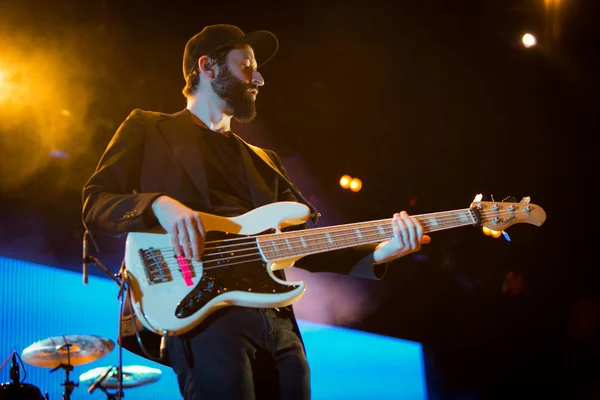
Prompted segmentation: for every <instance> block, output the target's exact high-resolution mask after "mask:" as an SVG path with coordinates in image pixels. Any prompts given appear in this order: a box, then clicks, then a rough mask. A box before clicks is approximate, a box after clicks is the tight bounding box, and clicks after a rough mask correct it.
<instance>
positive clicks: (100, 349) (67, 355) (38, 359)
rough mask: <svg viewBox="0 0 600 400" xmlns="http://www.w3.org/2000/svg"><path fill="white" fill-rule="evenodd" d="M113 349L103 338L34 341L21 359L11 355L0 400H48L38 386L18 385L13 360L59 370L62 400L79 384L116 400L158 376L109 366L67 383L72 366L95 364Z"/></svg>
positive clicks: (137, 368)
mask: <svg viewBox="0 0 600 400" xmlns="http://www.w3.org/2000/svg"><path fill="white" fill-rule="evenodd" d="M114 348H115V343H114V342H113V341H112V340H110V339H107V338H104V337H100V336H95V335H64V336H53V337H49V338H47V339H44V340H40V341H38V342H35V343H33V344H32V345H30V346H29V347H27V348H26V349H25V350H23V352H22V354H21V356H19V355H18V354H17V353H16V352H13V354H12V366H11V368H10V379H11V382H8V383H5V384H0V400H17V399H18V400H44V399H45V400H49V398H48V393H47V392H46V393H45V396H42V393H41V391H40V389H39V388H38V387H36V386H34V385H31V384H28V383H22V382H20V371H19V365H18V364H17V358H19V360H20V361H21V362H25V363H27V364H29V365H32V366H35V367H42V368H50V373H52V372H55V371H58V370H59V369H62V370H63V371H64V373H65V380H64V382H63V383H61V386H64V392H63V396H62V400H70V398H71V393H72V392H73V389H74V388H76V387H78V386H79V383H82V384H84V385H86V386H89V388H88V393H90V394H91V393H92V392H93V391H94V390H95V389H100V390H101V391H103V392H104V393H105V394H106V396H107V399H108V400H116V399H119V398H121V397H122V396H124V395H123V393H122V389H128V388H134V387H139V386H143V385H147V384H149V383H153V382H156V381H157V380H158V379H159V378H160V377H161V371H160V370H159V369H156V368H149V367H144V366H141V365H127V366H123V367H122V368H119V367H118V366H112V365H110V366H105V367H100V368H93V369H91V370H89V371H87V372H84V373H83V374H81V375H80V376H79V380H80V382H73V381H72V380H70V374H71V373H72V372H73V368H74V367H76V366H79V365H83V364H87V363H90V362H92V361H96V360H98V359H99V358H101V357H104V356H105V355H107V354H108V353H110V352H111V351H112V350H113V349H114ZM9 358H10V356H9ZM7 361H8V358H7V360H6V362H7ZM0 369H1V367H0ZM120 371H122V372H120ZM109 390H116V392H109Z"/></svg>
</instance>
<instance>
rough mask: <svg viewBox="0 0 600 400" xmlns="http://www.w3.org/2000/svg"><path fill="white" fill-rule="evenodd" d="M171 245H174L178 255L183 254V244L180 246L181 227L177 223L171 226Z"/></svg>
mask: <svg viewBox="0 0 600 400" xmlns="http://www.w3.org/2000/svg"><path fill="white" fill-rule="evenodd" d="M171 247H173V251H174V252H175V255H176V256H182V255H183V252H182V251H181V246H179V228H177V224H173V226H172V227H171Z"/></svg>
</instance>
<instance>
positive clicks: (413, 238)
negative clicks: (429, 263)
mask: <svg viewBox="0 0 600 400" xmlns="http://www.w3.org/2000/svg"><path fill="white" fill-rule="evenodd" d="M400 216H401V217H402V221H403V222H404V225H406V228H407V229H408V240H407V241H408V243H409V244H410V248H411V249H413V250H415V249H418V248H419V240H418V238H419V236H417V228H416V226H415V224H414V222H413V219H412V218H411V217H409V216H408V213H407V212H406V211H402V212H401V213H400Z"/></svg>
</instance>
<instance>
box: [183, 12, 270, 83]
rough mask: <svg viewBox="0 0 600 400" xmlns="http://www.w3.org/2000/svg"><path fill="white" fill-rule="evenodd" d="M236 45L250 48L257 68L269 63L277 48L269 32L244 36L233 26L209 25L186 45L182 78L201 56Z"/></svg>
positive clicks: (244, 34) (251, 33)
mask: <svg viewBox="0 0 600 400" xmlns="http://www.w3.org/2000/svg"><path fill="white" fill-rule="evenodd" d="M238 44H247V45H249V46H251V47H252V49H253V50H254V55H255V57H256V60H257V62H259V63H260V64H259V66H261V65H263V64H264V63H266V62H267V61H269V60H270V59H271V57H273V56H274V55H275V53H276V52H277V49H278V48H279V42H278V40H277V37H275V35H274V34H272V33H271V32H269V31H254V32H250V33H247V34H246V33H244V32H243V31H242V30H241V29H240V28H238V27H237V26H233V25H227V24H218V25H209V26H206V27H204V29H202V31H200V32H199V33H197V34H196V35H194V36H193V37H192V38H191V39H190V40H188V42H187V43H186V45H185V51H184V53H183V77H184V78H186V79H187V76H188V75H189V73H190V72H191V71H192V69H193V68H194V66H195V65H196V63H197V62H198V59H199V58H200V57H202V56H203V55H207V56H210V55H211V54H213V53H215V52H217V51H219V50H221V49H224V48H227V47H234V46H236V45H238Z"/></svg>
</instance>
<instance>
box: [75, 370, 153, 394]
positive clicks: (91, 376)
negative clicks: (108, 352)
mask: <svg viewBox="0 0 600 400" xmlns="http://www.w3.org/2000/svg"><path fill="white" fill-rule="evenodd" d="M108 368H111V371H110V372H109V373H108V375H107V376H106V378H104V379H103V380H102V382H101V383H100V384H98V387H102V388H104V389H118V388H119V375H118V370H117V368H116V367H113V366H108V367H99V368H94V369H91V370H89V371H87V372H84V373H83V374H81V375H80V376H79V382H81V383H82V384H85V385H88V386H92V385H93V384H94V382H96V380H97V379H98V378H100V376H101V375H103V374H104V373H106V370H107V369H108ZM161 374H162V372H161V370H159V369H156V368H149V367H144V366H143V365H127V366H124V367H123V386H122V388H123V389H126V388H132V387H137V386H142V385H146V384H148V383H152V382H156V381H157V380H158V379H159V378H160V376H161Z"/></svg>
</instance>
